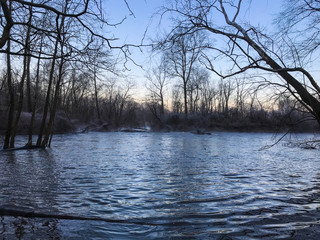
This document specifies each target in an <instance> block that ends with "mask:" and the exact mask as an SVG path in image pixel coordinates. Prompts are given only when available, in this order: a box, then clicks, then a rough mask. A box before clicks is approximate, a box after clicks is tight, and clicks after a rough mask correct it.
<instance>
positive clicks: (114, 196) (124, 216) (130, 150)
mask: <svg viewBox="0 0 320 240" xmlns="http://www.w3.org/2000/svg"><path fill="white" fill-rule="evenodd" d="M272 137H273V135H272V134H269V133H226V132H218V133H213V134H212V135H195V134H192V133H177V132H173V133H120V132H110V133H88V134H74V135H56V136H54V139H53V142H52V148H51V149H47V150H29V151H27V150H21V151H15V152H1V153H0V172H1V174H0V189H1V192H0V215H1V211H2V212H3V211H5V210H6V211H13V212H19V213H30V214H29V216H28V217H21V216H2V217H0V237H2V238H1V239H157V238H160V239H163V238H164V239H168V238H174V239H186V238H187V239H215V238H217V239H219V238H220V239H230V238H232V239H234V238H235V239H238V238H246V239H255V238H266V239H276V238H281V239H283V238H296V239H299V238H301V239H312V238H314V239H316V236H317V235H319V234H320V227H319V223H320V212H319V208H320V157H319V150H306V149H302V148H297V147H288V146H285V145H283V144H282V143H279V144H277V145H276V146H274V147H273V148H271V149H267V150H259V149H260V148H261V147H263V146H265V145H267V144H271V143H273V141H274V140H273V139H272ZM292 137H293V138H295V137H299V138H300V139H304V138H309V137H312V135H308V134H299V135H295V136H292ZM17 141H18V143H17V145H19V141H20V143H21V144H22V143H25V141H23V137H21V136H19V137H18V139H17ZM32 214H34V217H32ZM9 215H10V214H9ZM50 215H52V216H51V217H50ZM229 237H230V238H229Z"/></svg>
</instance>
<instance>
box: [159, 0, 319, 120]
mask: <svg viewBox="0 0 320 240" xmlns="http://www.w3.org/2000/svg"><path fill="white" fill-rule="evenodd" d="M244 2H246V1H245V0H232V1H229V0H228V1H227V0H208V1H204V2H203V1H197V0H175V1H174V3H173V4H172V5H171V6H168V7H166V8H165V9H164V12H163V14H165V13H166V12H170V13H173V14H176V16H177V17H176V23H177V24H176V26H179V29H183V31H182V32H181V33H180V36H186V35H190V34H192V35H193V34H195V33H198V32H206V33H207V34H211V37H212V38H215V39H217V44H216V45H215V46H208V49H210V50H211V51H210V55H202V60H201V62H202V63H203V64H204V65H205V66H206V67H207V68H208V69H209V70H211V71H213V72H214V73H216V74H217V75H219V76H220V77H222V78H226V77H230V76H235V75H237V74H240V73H244V72H246V71H249V70H262V71H264V72H271V73H275V74H277V75H278V76H280V78H281V79H282V80H283V82H284V84H283V85H284V86H285V87H286V89H287V90H288V91H289V92H290V93H291V95H292V96H294V97H295V98H296V99H297V100H298V101H299V102H300V103H301V104H302V105H303V106H304V107H305V108H306V109H307V110H308V111H309V112H310V113H312V114H313V116H314V117H315V118H316V119H317V121H318V122H319V124H320V101H319V93H320V87H319V85H318V83H317V82H316V80H315V79H314V77H313V76H312V74H311V73H310V72H309V71H307V70H306V69H305V68H304V67H303V66H302V65H299V64H298V63H297V62H292V61H291V60H290V58H287V57H286V56H288V55H285V54H284V53H283V52H282V51H283V49H282V48H281V46H279V47H278V45H277V44H278V43H279V42H278V41H277V40H278V39H272V38H271V36H267V35H266V34H265V33H263V32H262V31H261V30H260V29H259V28H258V27H255V26H252V25H250V24H249V23H243V22H241V21H238V19H241V14H244V13H245V9H243V7H244ZM299 2H302V1H299ZM249 3H250V1H249ZM302 4H304V5H305V6H307V7H309V9H310V10H313V11H316V10H317V9H318V6H319V1H311V0H310V1H303V3H302ZM306 17H307V18H309V16H306ZM169 35H171V36H174V34H173V33H171V34H169ZM168 38H172V37H170V36H169V37H168ZM221 42H223V43H224V44H223V45H222V44H221ZM219 43H220V44H219ZM290 49H291V50H292V48H290ZM219 59H220V60H221V59H224V60H225V61H226V60H228V61H229V62H230V63H231V64H230V65H229V66H230V68H229V69H227V70H226V71H223V69H217V68H216V66H215V63H216V62H217V61H218V60H219ZM221 61H222V60H221ZM221 70H222V71H221Z"/></svg>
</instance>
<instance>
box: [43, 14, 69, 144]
mask: <svg viewBox="0 0 320 240" xmlns="http://www.w3.org/2000/svg"><path fill="white" fill-rule="evenodd" d="M64 19H65V17H64V16H62V19H61V23H60V26H59V29H58V33H57V37H56V42H55V46H54V53H53V59H52V63H51V69H50V74H49V83H48V88H47V95H46V101H45V105H44V109H43V115H42V121H41V125H40V131H39V134H38V140H37V145H38V146H43V143H45V142H47V141H44V142H43V141H42V138H43V134H44V133H45V126H46V122H47V116H48V112H49V106H50V98H51V88H52V84H53V77H54V70H55V65H56V60H57V54H58V47H59V41H60V33H61V30H62V26H63V24H64Z"/></svg>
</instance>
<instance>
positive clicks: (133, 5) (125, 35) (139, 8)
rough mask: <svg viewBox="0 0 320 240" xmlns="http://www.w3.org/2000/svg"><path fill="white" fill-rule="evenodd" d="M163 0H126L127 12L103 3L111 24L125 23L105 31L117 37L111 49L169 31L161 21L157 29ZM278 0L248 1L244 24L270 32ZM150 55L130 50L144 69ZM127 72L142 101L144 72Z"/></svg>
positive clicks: (120, 1) (120, 0)
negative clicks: (249, 3) (245, 22)
mask: <svg viewBox="0 0 320 240" xmlns="http://www.w3.org/2000/svg"><path fill="white" fill-rule="evenodd" d="M167 1H168V0H167ZM165 2H166V0H127V3H128V5H129V7H130V10H131V11H132V12H133V14H134V16H133V15H132V14H131V12H130V10H129V9H128V7H127V6H126V3H125V1H124V0H106V1H105V8H106V9H105V11H106V13H107V17H108V19H109V21H110V22H111V23H117V22H119V21H121V20H122V19H123V18H124V17H125V18H126V19H125V21H124V22H123V23H122V24H120V25H118V26H117V27H112V28H109V30H110V32H109V34H111V35H113V36H114V37H117V38H119V40H118V41H115V42H113V44H114V45H115V46H121V45H122V44H124V43H128V44H137V45H139V44H140V43H141V40H142V39H143V37H144V34H145V32H146V30H147V29H148V31H147V35H146V41H148V39H149V38H154V37H155V36H156V35H157V34H159V33H161V32H163V31H165V30H166V29H169V24H170V23H169V20H167V19H164V20H163V21H162V23H161V25H160V26H159V18H158V17H155V16H154V14H155V13H156V12H157V10H159V8H160V7H161V6H162V5H163V4H165ZM282 2H283V1H281V0H252V1H251V5H250V8H248V7H247V8H246V7H245V8H244V9H243V11H244V13H245V15H244V17H245V19H244V20H245V21H248V22H250V23H251V24H253V25H254V26H258V25H259V26H262V27H266V28H269V29H271V28H272V19H273V18H274V17H275V16H276V14H277V13H279V11H280V10H281V4H282ZM149 57H150V52H149V51H148V49H143V53H141V52H140V51H139V50H138V49H134V48H133V49H132V58H133V59H134V61H135V62H136V63H137V64H139V65H141V66H143V68H145V69H147V68H148V67H149V66H150V58H149ZM127 67H128V68H129V70H130V71H128V72H126V74H128V76H129V79H132V80H133V81H135V82H136V89H135V96H136V97H137V98H138V99H140V100H142V99H141V98H143V96H144V95H145V90H144V87H143V86H144V85H145V77H144V76H145V72H144V70H143V69H141V68H140V67H137V66H135V65H134V64H132V63H129V64H128V65H127Z"/></svg>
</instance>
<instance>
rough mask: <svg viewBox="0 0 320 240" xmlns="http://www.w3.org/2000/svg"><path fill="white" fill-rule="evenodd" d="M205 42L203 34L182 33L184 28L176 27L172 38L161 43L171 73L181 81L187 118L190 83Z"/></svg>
mask: <svg viewBox="0 0 320 240" xmlns="http://www.w3.org/2000/svg"><path fill="white" fill-rule="evenodd" d="M203 42H204V38H203V35H201V34H193V35H189V34H182V29H176V31H175V32H174V33H173V36H172V38H170V39H164V40H163V41H162V42H160V44H159V46H160V48H161V49H162V50H163V51H164V56H165V57H166V61H168V66H169V71H170V75H171V76H172V77H175V78H177V79H179V81H181V84H182V89H183V97H184V114H185V118H187V117H188V84H189V81H190V79H191V75H192V71H193V69H194V67H195V64H196V62H197V60H198V57H199V56H200V54H201V52H202V48H201V46H202V44H203Z"/></svg>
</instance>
